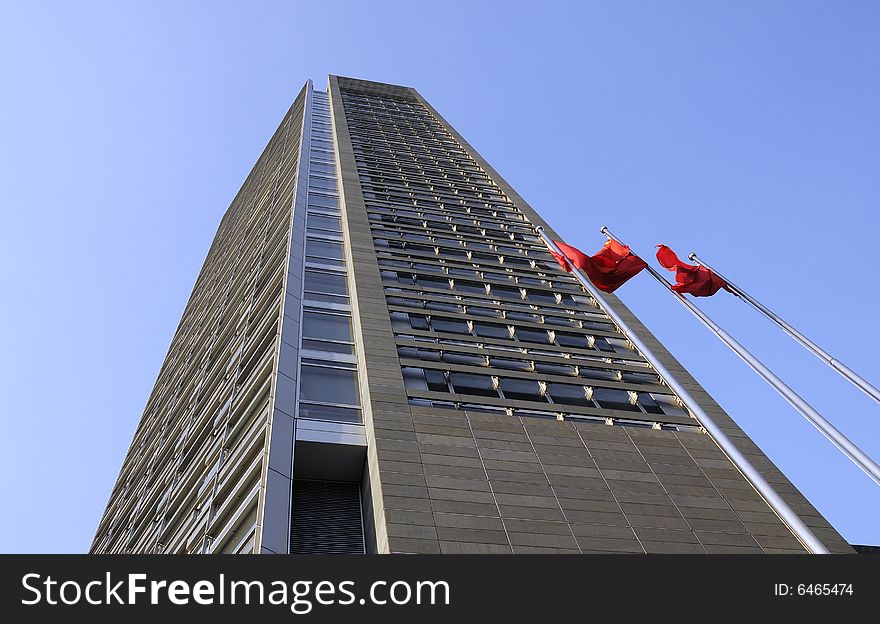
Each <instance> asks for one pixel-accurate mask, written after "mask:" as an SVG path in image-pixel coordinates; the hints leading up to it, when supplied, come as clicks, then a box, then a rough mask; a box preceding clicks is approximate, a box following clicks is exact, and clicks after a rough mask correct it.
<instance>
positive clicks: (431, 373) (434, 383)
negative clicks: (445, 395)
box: [424, 369, 449, 392]
mask: <svg viewBox="0 0 880 624" xmlns="http://www.w3.org/2000/svg"><path fill="white" fill-rule="evenodd" d="M424 373H425V382H426V383H427V384H428V390H431V391H433V392H449V384H448V383H447V382H446V373H444V372H443V371H439V370H432V369H428V370H425V371H424Z"/></svg>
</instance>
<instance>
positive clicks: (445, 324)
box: [431, 318, 470, 334]
mask: <svg viewBox="0 0 880 624" xmlns="http://www.w3.org/2000/svg"><path fill="white" fill-rule="evenodd" d="M431 327H433V328H434V331H435V332H450V333H453V334H469V333H470V330H469V329H468V325H467V323H466V322H464V321H456V320H453V319H441V318H432V319H431Z"/></svg>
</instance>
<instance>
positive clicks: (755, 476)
mask: <svg viewBox="0 0 880 624" xmlns="http://www.w3.org/2000/svg"><path fill="white" fill-rule="evenodd" d="M535 232H536V233H537V234H538V236H540V237H541V240H543V241H544V244H545V245H547V247H548V248H549V249H551V250H552V251H554V252H555V253H558V254H559V255H561V256H565V254H563V253H562V251H561V250H560V249H559V246H557V245H556V243H554V242H553V239H551V238H550V237H549V236H547V234H546V233H545V232H544V228H542V227H540V226H538V227H536V228H535ZM649 268H650V267H649ZM571 269H572V274H573V275H574V276H575V278H577V280H578V281H579V282H580V283H581V285H582V286H583V287H584V288H585V289H586V291H587V292H588V293H589V294H590V296H591V297H593V299H594V300H595V301H596V303H597V304H598V305H599V307H600V308H602V310H603V311H604V312H605V313H606V314H607V315H608V316H609V317H610V318H611V320H613V321H614V323H615V324H616V325H617V328H618V329H619V330H620V331H621V333H623V335H624V336H626V338H627V339H628V340H629V341H630V342H631V343H632V344H633V346H634V347H635V348H636V350H637V351H638V352H639V353H641V354H642V356H643V357H644V358H645V359H646V360H648V362H649V363H650V364H651V366H652V367H653V368H654V371H655V372H656V373H657V374H658V375H659V376H660V378H661V379H663V381H664V382H665V383H666V385H667V386H669V388H670V389H672V391H673V392H675V394H676V395H677V396H678V398H679V399H681V401H682V403H684V405H685V407H687V408H688V410H689V411H690V412H691V414H693V416H694V417H695V418H696V419H697V422H699V423H700V425H701V426H702V427H703V429H705V430H706V432H707V433H708V434H709V435H710V436H711V437H712V439H713V440H715V443H716V444H717V445H718V447H719V448H720V449H721V450H722V452H724V454H725V455H727V457H728V458H729V459H730V461H731V462H733V465H734V466H736V467H737V468H738V469H739V471H740V472H741V473H742V474H743V476H744V477H745V478H746V479H747V480H748V481H749V482H750V483H751V484H752V486H753V487H754V488H755V490H757V491H758V493H759V494H760V495H761V497H762V498H763V499H764V501H765V502H766V503H767V504H768V505H769V506H770V508H771V509H773V511H775V512H776V514H777V515H778V516H779V518H780V519H781V520H782V521H783V522H784V523H785V525H786V526H787V527H788V528H789V529H790V530H791V532H792V533H793V534H794V535H795V537H797V538H798V540H800V542H801V543H802V544H803V545H804V546H805V547H806V549H807V550H809V551H810V552H811V553H813V554H816V555H825V554H828V549H827V548H826V547H825V545H824V544H823V543H822V542H821V541H819V538H817V537H816V536H815V535H814V534H813V532H812V531H811V530H810V529H809V527H807V525H806V524H804V522H803V520H801V519H800V517H799V516H798V515H797V514H796V513H795V512H794V511H793V510H792V509H791V507H789V506H788V503H786V502H785V501H784V500H783V499H782V497H781V496H780V495H779V493H777V492H776V490H774V489H773V486H771V485H770V484H769V483H768V482H767V480H766V479H764V477H763V476H762V475H761V473H760V472H758V470H757V469H756V468H755V467H754V466H753V465H752V463H751V462H750V461H749V460H748V459H747V458H746V457H745V455H743V454H742V453H741V452H740V450H739V449H738V448H736V446H734V444H733V442H731V441H730V438H728V437H727V435H725V433H724V431H722V430H721V428H720V427H719V426H718V425H717V424H716V423H715V421H714V420H712V418H711V417H710V416H709V414H707V413H706V411H705V410H704V409H703V408H702V407H701V406H700V404H699V403H697V401H696V400H695V399H694V398H693V397H692V396H691V394H690V393H689V392H688V391H687V390H686V389H685V388H684V386H682V385H681V384H680V383H679V382H678V380H677V379H676V378H675V377H674V376H673V375H672V373H670V372H669V369H667V368H666V366H665V365H664V364H663V363H662V362H661V361H660V360H659V359H658V358H657V356H655V355H654V353H653V352H652V351H651V350H650V349H649V348H648V346H647V345H646V344H645V343H644V342H642V340H641V338H639V336H638V335H637V334H636V333H635V332H634V331H633V330H632V329H630V327H629V325H627V323H626V322H625V321H624V320H623V319H622V318H621V317H620V315H619V314H617V312H616V311H615V310H614V309H613V308H612V307H611V306H610V305H608V302H607V301H605V299H604V298H603V297H602V295H600V294H599V290H598V289H597V288H596V287H595V286H594V285H593V283H592V282H591V281H590V279H589V278H588V277H587V276H586V275H584V273H583V271H581V270H580V269H578V268H576V267H574V266H572V267H571Z"/></svg>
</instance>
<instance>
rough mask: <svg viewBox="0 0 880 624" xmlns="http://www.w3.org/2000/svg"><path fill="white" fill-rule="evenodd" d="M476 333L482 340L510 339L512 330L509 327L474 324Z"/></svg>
mask: <svg viewBox="0 0 880 624" xmlns="http://www.w3.org/2000/svg"><path fill="white" fill-rule="evenodd" d="M474 333H475V334H476V335H477V336H479V337H480V338H503V339H509V338H510V330H509V329H507V325H496V324H495V323H474Z"/></svg>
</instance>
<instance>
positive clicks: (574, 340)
mask: <svg viewBox="0 0 880 624" xmlns="http://www.w3.org/2000/svg"><path fill="white" fill-rule="evenodd" d="M556 344H558V345H559V346H560V347H574V348H578V349H585V348H587V337H586V336H585V335H584V334H567V333H565V332H556Z"/></svg>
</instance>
